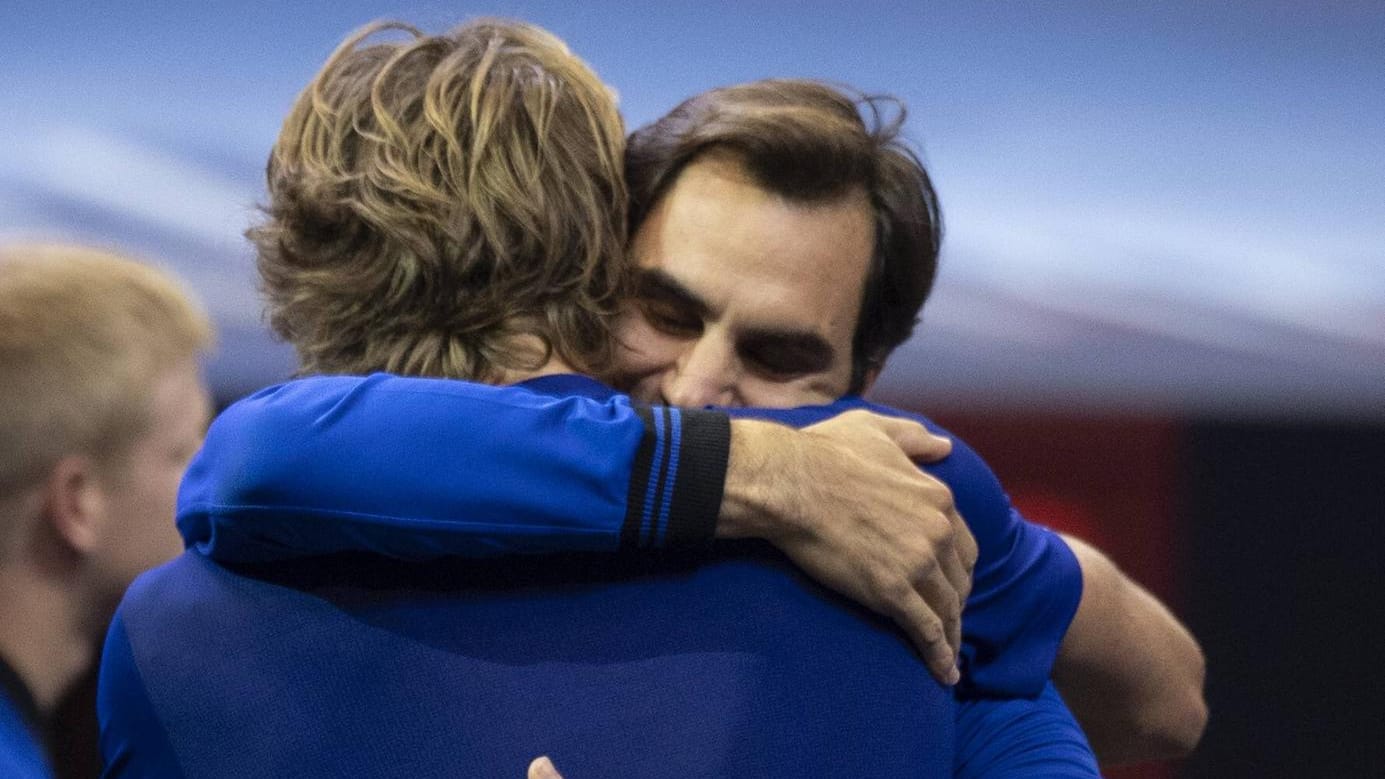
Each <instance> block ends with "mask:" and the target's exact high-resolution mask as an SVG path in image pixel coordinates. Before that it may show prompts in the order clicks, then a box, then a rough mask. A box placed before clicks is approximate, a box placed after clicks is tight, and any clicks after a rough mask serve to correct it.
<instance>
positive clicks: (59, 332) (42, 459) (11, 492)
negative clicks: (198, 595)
mask: <svg viewBox="0 0 1385 779" xmlns="http://www.w3.org/2000/svg"><path fill="white" fill-rule="evenodd" d="M210 339H211V325H210V323H209V322H208V321H207V317H206V315H205V314H204V313H202V311H201V310H200V308H199V307H198V306H197V305H196V304H194V303H193V302H192V301H191V300H190V299H189V298H188V297H187V296H186V294H185V293H184V292H183V291H182V290H181V289H180V288H179V287H178V285H177V284H176V283H175V282H174V281H173V280H172V279H170V278H169V277H168V276H166V275H165V274H163V273H161V272H159V271H157V270H155V269H154V268H151V267H149V266H147V265H144V264H141V263H138V262H135V261H133V260H130V259H127V258H124V257H121V256H119V255H116V254H113V253H111V252H107V251H102V250H97V249H91V248H86V247H79V246H66V245H13V246H4V247H0V387H4V390H3V391H0V776H4V777H6V779H31V778H37V777H46V776H50V775H51V769H50V768H49V766H48V760H47V755H46V754H45V751H44V748H43V747H42V746H41V744H42V739H41V738H40V736H39V734H40V733H41V732H42V730H43V719H44V717H45V716H46V715H49V714H51V713H52V711H53V708H54V706H56V705H57V703H58V701H59V699H60V698H61V697H62V696H63V694H64V693H66V692H67V691H68V689H69V688H70V687H71V686H72V685H73V684H74V683H75V682H76V681H77V680H78V679H79V678H80V677H81V676H82V675H83V674H84V673H86V672H87V670H88V669H89V668H90V667H91V665H92V662H93V660H94V658H95V653H96V649H97V647H98V645H99V642H100V640H101V634H102V631H104V630H105V627H106V623H107V621H108V620H109V619H110V615H111V612H112V611H113V610H114V609H115V605H116V602H117V601H118V600H119V599H120V596H121V594H122V593H123V592H124V591H125V587H126V586H127V585H128V584H129V583H130V581H131V580H132V579H133V578H134V577H135V575H136V574H138V573H140V572H142V571H144V570H145V569H147V568H149V567H151V566H153V565H157V564H159V563H161V562H164V561H166V560H168V559H170V558H172V557H173V556H174V555H176V554H177V553H178V550H179V545H178V536H177V534H175V533H174V532H173V528H172V527H171V524H170V523H171V522H172V519H173V502H174V494H175V492H176V490H177V487H178V480H179V478H181V476H182V473H183V468H184V466H185V465H186V464H187V462H188V459H189V458H190V457H192V454H193V452H194V451H196V449H197V446H198V444H199V443H200V442H201V439H202V431H203V429H204V428H205V427H206V424H207V419H208V417H209V416H210V401H209V399H208V397H207V390H206V387H205V386H204V384H203V381H202V377H201V371H200V369H199V366H198V362H197V357H198V355H199V354H200V353H201V352H202V351H203V350H204V349H205V348H206V347H207V345H208V343H209V341H210Z"/></svg>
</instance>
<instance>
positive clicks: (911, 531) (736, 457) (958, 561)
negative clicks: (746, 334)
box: [717, 411, 976, 684]
mask: <svg viewBox="0 0 1385 779" xmlns="http://www.w3.org/2000/svg"><path fill="white" fill-rule="evenodd" d="M746 422H749V420H736V422H735V423H734V425H733V432H732V444H731V463H730V468H729V469H728V473H727V481H726V497H725V498H724V499H723V504H722V514H723V516H722V522H721V523H720V524H719V525H718V528H717V534H718V536H723V537H737V536H752V537H758V538H764V539H765V540H767V541H769V542H770V543H772V544H774V545H775V546H777V547H778V548H779V549H780V550H781V551H783V552H784V553H785V554H786V555H788V556H789V558H790V559H792V560H793V561H794V563H795V564H796V565H798V566H799V567H800V568H802V569H803V570H804V572H805V573H807V574H808V575H809V576H811V577H813V578H814V579H816V580H817V581H818V582H819V583H821V584H822V585H824V586H826V587H828V588H830V589H833V590H835V591H837V592H839V593H841V594H842V595H845V596H846V597H848V598H850V599H852V600H854V601H856V602H858V603H860V604H861V605H862V606H865V607H866V608H868V609H871V610H872V611H875V612H877V613H879V614H882V615H885V616H887V617H889V618H891V619H893V620H894V621H895V623H896V624H898V625H899V627H900V628H901V629H902V630H903V631H904V632H905V634H906V635H907V636H908V637H909V639H910V641H912V642H913V644H914V646H915V647H916V648H917V649H918V651H919V653H920V654H921V655H922V656H923V658H924V660H925V662H926V663H927V664H928V668H929V670H930V671H931V672H932V673H933V675H934V676H935V677H937V678H938V680H939V681H941V682H943V683H944V684H955V683H956V682H957V680H958V678H959V674H958V671H957V653H958V651H959V650H960V648H961V635H962V627H961V625H962V622H961V616H962V605H963V604H964V603H965V602H966V599H967V595H969V594H970V593H971V572H972V569H973V567H974V566H975V564H976V541H975V539H974V538H972V535H971V532H970V531H969V530H968V529H967V527H966V524H965V523H964V522H962V518H961V516H959V515H958V514H957V510H956V508H955V507H954V506H953V502H952V492H951V491H950V490H949V489H948V488H947V486H946V485H944V484H943V483H942V482H940V481H938V480H937V479H935V478H933V477H932V476H929V475H928V474H925V473H923V472H922V471H920V470H919V469H918V467H917V466H916V465H915V464H914V462H913V460H912V459H911V458H915V459H921V460H925V461H932V460H937V459H940V458H942V457H945V456H946V455H947V454H948V452H950V451H951V447H952V444H951V442H950V441H948V440H947V439H945V438H940V437H938V436H934V435H932V434H931V433H929V432H928V431H927V430H926V429H925V428H924V427H923V426H922V425H920V424H918V423H916V422H912V421H908V420H903V419H897V418H893V417H885V416H880V415H877V414H871V413H869V412H865V411H851V412H848V413H845V414H842V415H840V416H837V417H835V418H833V419H830V420H828V421H826V422H822V423H820V424H817V425H813V426H811V427H808V428H805V429H804V430H802V431H793V430H789V429H787V428H783V427H779V426H775V425H770V424H768V423H762V422H760V423H757V422H751V423H750V424H745V423H746Z"/></svg>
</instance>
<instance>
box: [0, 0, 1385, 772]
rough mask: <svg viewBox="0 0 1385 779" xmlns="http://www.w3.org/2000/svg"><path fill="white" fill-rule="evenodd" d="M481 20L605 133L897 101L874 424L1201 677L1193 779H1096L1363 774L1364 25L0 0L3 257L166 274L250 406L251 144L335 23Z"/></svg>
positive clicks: (1370, 469) (1381, 369) (1372, 638)
mask: <svg viewBox="0 0 1385 779" xmlns="http://www.w3.org/2000/svg"><path fill="white" fill-rule="evenodd" d="M476 15H506V16H517V17H520V18H524V19H527V20H529V21H533V22H536V23H538V24H540V25H543V26H545V27H547V28H549V29H551V30H552V31H553V32H555V33H556V34H558V35H559V36H561V37H562V38H564V39H566V40H567V41H568V42H569V44H570V45H571V46H572V47H573V49H574V50H575V51H577V52H578V53H579V54H581V55H582V56H584V57H585V58H586V59H587V60H588V61H589V62H591V63H592V65H593V66H594V67H595V68H596V70H597V71H598V72H599V73H600V74H601V75H602V76H603V77H604V78H605V79H606V80H607V81H608V82H610V83H611V84H612V85H613V86H614V87H615V88H616V89H617V90H618V92H619V94H620V96H621V105H622V109H623V111H624V113H625V116H626V119H627V122H628V123H629V125H630V126H631V127H634V126H637V125H639V124H642V123H644V122H646V121H649V120H651V119H653V118H655V117H657V116H658V115H660V114H661V113H662V112H663V111H665V110H667V109H668V108H670V107H671V106H673V105H674V104H675V103H676V102H678V101H679V100H681V99H682V98H684V97H687V96H689V95H691V94H693V93H695V92H698V91H700V90H702V89H705V88H708V87H711V86H715V85H719V84H724V83H728V82H735V81H742V80H747V79H753V78H760V77H765V76H815V77H821V78H826V79H830V80H835V81H843V82H848V83H850V84H853V85H856V86H858V87H861V88H863V89H866V90H868V91H881V92H890V93H894V94H896V95H898V96H900V97H902V98H903V99H904V100H905V101H906V102H907V104H908V106H909V110H910V120H909V123H908V125H907V126H908V129H909V135H910V136H911V138H912V139H913V140H914V142H915V143H916V145H917V146H918V148H919V149H920V150H921V152H922V154H923V157H924V159H925V160H926V162H927V164H928V166H929V168H930V170H931V172H932V174H933V176H934V178H935V182H936V184H937V186H938V189H939V191H940V193H941V198H942V203H943V209H944V214H945V217H946V224H947V229H948V233H947V238H946V242H945V249H944V255H943V256H944V259H943V270H942V275H941V277H940V281H939V284H938V287H937V292H936V293H935V295H934V298H933V300H932V301H931V302H930V303H929V305H928V307H927V308H926V310H925V314H924V321H923V325H922V327H921V328H920V330H919V332H918V334H917V335H916V337H915V338H914V339H913V341H912V342H910V343H909V344H908V345H906V346H905V347H903V349H902V350H901V351H900V353H898V354H897V356H896V357H895V358H894V360H893V362H892V363H891V365H890V367H889V368H888V370H887V371H886V372H885V375H884V377H883V379H882V381H881V383H880V384H879V386H878V389H877V395H878V396H879V397H880V398H881V399H884V400H889V401H893V402H896V403H899V404H902V405H908V406H911V407H915V408H920V409H923V410H926V411H928V412H930V413H935V414H937V415H938V416H940V417H941V418H943V420H944V421H945V422H947V423H948V424H949V425H950V426H951V427H952V428H953V429H954V430H957V431H958V432H961V433H963V434H964V435H965V436H967V437H969V438H974V439H975V440H974V443H975V442H979V443H981V444H982V445H981V447H980V448H981V451H982V452H983V453H984V454H987V455H988V456H989V457H990V458H991V459H992V461H993V463H994V464H995V466H996V468H997V471H998V472H999V473H1000V475H1001V477H1002V479H1003V480H1004V481H1005V482H1006V483H1007V485H1008V486H1009V487H1010V489H1011V491H1012V493H1013V494H1014V495H1015V496H1016V500H1017V502H1019V503H1020V504H1021V505H1022V506H1023V507H1024V508H1025V510H1026V511H1027V512H1028V513H1030V514H1031V515H1033V516H1036V517H1038V518H1040V519H1044V520H1045V521H1049V522H1051V523H1053V524H1058V525H1062V526H1065V527H1069V528H1070V529H1075V530H1077V531H1079V532H1081V533H1084V534H1087V535H1089V536H1094V537H1095V538H1096V539H1097V540H1098V541H1100V542H1101V543H1102V545H1103V546H1104V547H1105V548H1107V549H1108V550H1109V551H1110V552H1111V553H1112V555H1113V557H1115V558H1116V559H1117V560H1118V561H1119V562H1120V563H1121V564H1122V565H1123V566H1125V567H1126V568H1127V570H1129V571H1131V572H1132V573H1133V574H1135V575H1136V576H1137V578H1139V579H1140V580H1141V581H1142V582H1144V583H1146V585H1147V586H1149V587H1151V589H1154V590H1155V591H1156V592H1157V593H1159V594H1160V595H1161V596H1163V597H1164V598H1165V599H1166V600H1168V601H1169V602H1171V603H1173V604H1175V607H1176V608H1177V609H1178V611H1179V612H1180V614H1183V615H1184V616H1185V617H1186V618H1187V620H1188V621H1189V623H1190V624H1191V625H1192V626H1193V628H1194V630H1195V632H1196V633H1197V634H1198V635H1199V637H1200V638H1201V639H1202V640H1203V643H1204V645H1205V646H1206V648H1207V651H1208V655H1209V658H1210V667H1211V675H1210V677H1209V696H1210V698H1211V700H1212V712H1213V720H1212V727H1211V729H1210V730H1209V733H1208V737H1207V740H1206V742H1205V743H1204V746H1203V748H1202V749H1201V750H1200V751H1199V753H1198V755H1197V756H1195V757H1194V759H1193V760H1190V761H1188V762H1186V763H1185V764H1182V765H1180V766H1164V767H1162V768H1158V769H1148V770H1147V771H1145V772H1143V773H1141V772H1126V773H1122V774H1113V775H1121V776H1136V775H1139V776H1165V775H1174V773H1175V772H1176V773H1178V774H1179V775H1187V776H1257V777H1263V776H1279V775H1283V776H1319V775H1323V776H1327V775H1350V776H1356V775H1366V774H1367V773H1369V772H1370V770H1371V769H1369V768H1367V766H1378V765H1379V764H1380V763H1381V762H1382V761H1385V754H1382V753H1381V751H1380V750H1381V749H1382V747H1381V746H1379V745H1378V744H1376V743H1375V742H1376V741H1379V740H1380V739H1379V738H1378V737H1379V735H1380V732H1379V730H1378V728H1379V722H1380V721H1382V720H1385V712H1382V711H1381V702H1380V701H1379V699H1378V698H1379V696H1378V695H1370V694H1368V691H1370V690H1376V691H1377V692H1378V691H1379V690H1380V689H1385V679H1382V676H1381V670H1380V669H1379V668H1378V663H1377V662H1376V660H1375V659H1374V654H1372V653H1370V652H1368V651H1367V650H1366V647H1367V646H1372V645H1375V646H1378V645H1379V644H1380V643H1382V640H1381V639H1382V636H1381V631H1382V628H1381V627H1380V623H1381V619H1380V612H1379V607H1378V604H1377V603H1376V597H1375V596H1377V595H1380V594H1382V592H1385V582H1383V581H1382V574H1381V573H1380V572H1381V570H1382V568H1385V566H1382V565H1381V564H1380V563H1379V562H1378V560H1377V559H1376V558H1377V555H1378V552H1379V551H1380V550H1382V549H1385V543H1383V541H1385V539H1382V535H1381V532H1380V530H1379V529H1378V528H1379V527H1380V524H1381V520H1385V6H1382V5H1381V4H1380V3H1377V2H1357V3H1353V2H1337V3H1330V4H1328V3H1324V4H1311V5H1310V4H1306V3H1297V2H1276V1H1274V0H1266V1H1265V2H1259V3H1238V4H1207V3H1198V2H1177V1H1175V2H1165V3H1160V4H1157V5H1152V4H1139V5H1136V4H1126V5H1115V4H1106V3H1085V2H1046V3H994V2H977V3H971V2H945V3H934V2H877V3H869V2H854V3H843V2H838V3H823V2H814V1H813V0H799V1H798V2H756V3H730V2H704V3H700V4H696V5H693V4H677V5H673V4H670V5H668V6H654V5H650V4H645V3H618V2H586V3H575V2H539V1H538V0H531V1H530V2H519V1H512V2H503V1H501V0H495V1H493V2H489V3H486V4H475V3H456V2H448V3H443V2H403V3H385V2H362V1H360V0H334V1H333V2H297V3H289V2H284V3H274V4H264V5H263V6H258V5H251V4H243V3H228V2H211V1H209V2H200V3H176V2H166V1H162V0H149V1H147V2H138V3H135V2H108V3H39V2H30V1H29V0H19V1H16V0H7V2H5V3H4V4H3V5H0V240H10V239H34V238H67V239H77V240H82V241H87V242H95V243H99V244H104V245H111V246H115V247H119V248H122V249H125V250H127V251H131V252H134V253H137V254H139V255H142V256H144V257H147V258H150V259H152V260H155V261H157V262H160V263H163V264H165V265H167V266H169V267H171V268H172V269H173V270H174V271H176V272H177V273H178V274H179V275H180V276H181V277H183V278H184V279H185V280H186V281H187V282H188V284H189V285H190V286H191V287H192V288H193V289H194V290H196V291H197V292H198V293H199V294H200V296H201V297H202V298H203V300H204V301H205V302H206V304H207V305H208V307H209V309H210V310H211V311H212V313H213V315H214V317H215V319H216V320H217V323H218V325H219V328H220V331H221V346H220V350H219V352H218V354H217V356H216V357H215V358H214V360H213V361H212V362H211V364H210V366H209V369H210V376H211V379H212V382H213V385H214V387H215V389H216V391H217V394H218V396H219V398H220V399H221V400H222V401H223V402H226V401H229V400H231V399H233V398H235V397H237V396H239V395H241V394H244V393H245V392H247V391H249V390H252V389H255V388H258V387H260V386H263V385H265V384H268V383H271V382H274V381H277V380H279V379H281V378H283V377H284V376H286V375H287V374H288V372H289V371H290V370H291V368H292V356H291V354H290V352H289V351H288V350H287V349H286V348H285V347H283V346H282V345H278V344H275V343H273V342H272V340H271V339H270V338H269V336H268V335H267V334H266V332H265V328H264V326H263V319H262V310H261V305H260V302H259V300H258V298H257V295H256V292H255V278H254V271H253V262H252V258H251V256H250V254H249V251H248V249H247V246H246V243H245V241H244V240H243V239H242V237H241V233H242V231H243V230H244V229H245V227H246V226H247V225H248V224H249V222H250V221H251V220H252V219H253V218H254V217H255V205H256V203H257V202H259V201H260V200H261V198H262V180H261V175H262V169H263V164H264V160H265V157H266V154H267V152H268V150H269V147H270V145H271V144H272V142H273V140H274V137H275V135H276V133H277V130H278V125H279V122H280V120H281V119H282V117H283V116H284V114H285V113H286V112H287V110H288V108H289V106H290V104H291V102H292V101H293V99H294V96H295V95H296V93H297V91H298V90H299V89H300V88H301V87H302V86H303V85H304V84H305V83H306V82H307V81H308V79H309V78H311V76H312V75H313V73H314V72H315V71H316V69H317V67H318V66H319V65H320V64H321V62H322V61H323V60H324V59H325V57H326V56H327V54H328V53H329V52H330V51H331V50H332V49H333V48H334V46H335V45H336V43H337V42H338V41H339V40H340V39H341V38H342V37H343V36H344V35H345V34H346V33H347V32H349V31H350V30H352V29H353V28H355V27H357V26H359V25H361V24H363V23H365V22H368V21H370V20H373V19H377V18H398V19H402V20H405V21H409V22H412V23H414V24H416V25H418V26H420V27H422V28H424V29H425V30H428V31H440V30H442V29H445V28H447V27H450V26H451V25H453V24H455V23H457V22H459V21H461V20H464V19H466V18H469V17H471V16H476ZM1372 734H1374V736H1372ZM577 779H581V778H580V777H579V778H577Z"/></svg>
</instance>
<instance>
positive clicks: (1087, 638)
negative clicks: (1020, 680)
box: [1054, 537, 1207, 764]
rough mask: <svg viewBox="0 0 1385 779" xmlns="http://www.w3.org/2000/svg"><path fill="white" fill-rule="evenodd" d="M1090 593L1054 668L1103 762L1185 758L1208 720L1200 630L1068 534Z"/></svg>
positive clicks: (1055, 678) (1063, 689)
mask: <svg viewBox="0 0 1385 779" xmlns="http://www.w3.org/2000/svg"><path fill="white" fill-rule="evenodd" d="M1066 540H1067V541H1068V543H1069V545H1070V546H1071V547H1072V549H1073V552H1074V553H1075V554H1076V555H1077V557H1078V560H1079V562H1080V564H1081V566H1082V576H1083V595H1082V601H1081V604H1080V605H1079V607H1078V610H1077V616H1076V617H1075V618H1074V620H1073V624H1072V626H1071V627H1070V628H1069V630H1068V634H1067V636H1066V637H1065V638H1064V640H1063V643H1062V645H1061V646H1060V648H1059V653H1058V661H1057V665H1056V666H1055V669H1054V680H1055V682H1057V684H1058V687H1059V689H1060V690H1061V691H1062V693H1063V697H1064V698H1065V699H1066V700H1067V702H1068V705H1069V706H1071V708H1072V710H1073V713H1074V714H1076V715H1077V719H1078V721H1079V722H1081V723H1082V726H1083V728H1084V729H1085V730H1086V732H1087V735H1088V737H1089V738H1090V740H1091V743H1092V747H1093V748H1094V749H1095V750H1096V754H1097V757H1098V758H1100V759H1101V761H1102V762H1103V763H1106V764H1114V763H1125V762H1136V761H1141V760H1154V759H1161V758H1170V757H1180V756H1184V755H1186V754H1188V753H1189V752H1191V751H1192V749H1193V748H1194V747H1195V746H1196V745H1197V742H1198V740H1199V739H1200V738H1201V736H1202V731H1203V729H1204V728H1205V726H1206V722H1207V705H1206V702H1205V700H1204V698H1203V676H1204V661H1203V657H1202V651H1201V649H1200V648H1199V647H1198V645H1197V642H1196V641H1195V640H1194V639H1193V637H1192V635H1191V634H1190V633H1189V632H1188V631H1187V629H1186V628H1184V627H1183V626H1182V625H1181V624H1180V623H1179V622H1178V620H1177V619H1176V618H1175V617H1174V616H1173V614H1172V613H1170V612H1169V610H1168V609H1167V608H1165V607H1164V605H1163V604H1161V603H1160V602H1159V601H1158V600H1157V599H1156V598H1154V596H1152V595H1150V594H1149V593H1148V592H1146V591H1145V590H1144V589H1142V588H1141V587H1140V586H1139V585H1137V584H1135V583H1134V582H1133V581H1131V580H1130V579H1129V578H1128V577H1126V576H1125V575H1124V574H1123V573H1121V571H1120V570H1119V569H1118V568H1117V567H1116V566H1115V565H1114V564H1113V563H1112V562H1111V561H1110V560H1109V559H1108V558H1106V556H1105V555H1103V554H1101V552H1099V551H1098V550H1096V549H1094V548H1093V547H1091V546H1090V545H1088V544H1086V543H1084V542H1082V541H1080V540H1078V539H1075V538H1070V537H1068V538H1066Z"/></svg>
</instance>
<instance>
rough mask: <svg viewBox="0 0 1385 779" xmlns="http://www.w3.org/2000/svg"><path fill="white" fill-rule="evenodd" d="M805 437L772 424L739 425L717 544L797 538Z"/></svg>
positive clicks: (735, 424) (733, 435) (752, 422)
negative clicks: (729, 540) (787, 536)
mask: <svg viewBox="0 0 1385 779" xmlns="http://www.w3.org/2000/svg"><path fill="white" fill-rule="evenodd" d="M802 439H803V434H802V433H800V432H799V431H797V430H793V429H791V428H787V427H784V426H781V425H777V424H773V423H770V422H762V421H757V420H752V419H735V420H732V422H731V446H730V453H729V457H728V460H727V466H726V486H725V489H724V491H723V493H722V500H721V511H720V514H719V515H718V517H717V527H716V537H717V538H762V539H766V540H771V541H772V540H774V539H776V538H779V537H782V536H784V535H785V534H787V533H789V532H792V527H793V524H794V523H795V522H797V521H798V517H799V516H800V511H799V510H798V506H797V502H798V500H799V495H798V490H800V489H802V487H803V484H802V480H801V479H795V478H793V476H792V474H793V473H794V472H795V470H797V469H801V467H802V466H801V462H802V458H803V451H802Z"/></svg>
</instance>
